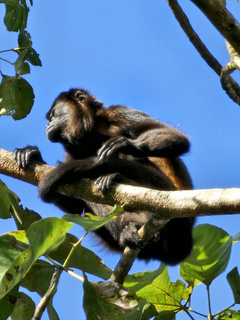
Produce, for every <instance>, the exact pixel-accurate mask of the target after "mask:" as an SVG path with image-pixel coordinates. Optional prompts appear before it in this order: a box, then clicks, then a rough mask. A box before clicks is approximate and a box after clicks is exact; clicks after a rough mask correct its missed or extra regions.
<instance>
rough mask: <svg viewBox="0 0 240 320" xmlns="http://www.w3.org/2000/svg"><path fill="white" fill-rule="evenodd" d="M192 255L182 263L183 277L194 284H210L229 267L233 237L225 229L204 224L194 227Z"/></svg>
mask: <svg viewBox="0 0 240 320" xmlns="http://www.w3.org/2000/svg"><path fill="white" fill-rule="evenodd" d="M193 237H194V246H193V250H192V253H191V255H190V256H189V257H188V258H187V259H186V260H185V261H184V262H182V263H181V264H180V274H181V277H182V278H183V279H184V280H186V281H187V282H188V283H190V284H191V285H192V286H195V285H197V284H199V283H200V282H203V283H205V284H206V285H210V284H211V282H212V281H213V280H214V279H215V278H216V277H217V276H219V275H220V274H221V273H222V272H223V271H224V270H225V269H226V267H227V264H228V261H229V257H230V254H231V248H232V237H231V236H230V235H229V234H228V233H227V232H225V231H224V230H223V229H221V228H218V227H215V226H212V225H209V224H202V225H198V226H197V227H196V228H194V231H193Z"/></svg>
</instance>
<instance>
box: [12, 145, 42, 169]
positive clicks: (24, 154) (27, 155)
mask: <svg viewBox="0 0 240 320" xmlns="http://www.w3.org/2000/svg"><path fill="white" fill-rule="evenodd" d="M14 159H15V160H16V161H17V164H18V166H19V168H21V169H24V170H25V169H27V167H28V166H29V165H30V163H31V162H32V161H33V160H37V161H43V160H42V156H41V153H40V151H39V149H38V148H37V147H35V146H34V147H33V146H27V147H25V148H22V149H15V150H14Z"/></svg>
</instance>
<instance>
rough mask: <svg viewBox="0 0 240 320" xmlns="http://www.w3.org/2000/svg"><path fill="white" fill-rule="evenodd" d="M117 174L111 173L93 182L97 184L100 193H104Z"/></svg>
mask: <svg viewBox="0 0 240 320" xmlns="http://www.w3.org/2000/svg"><path fill="white" fill-rule="evenodd" d="M117 176H118V173H111V174H107V175H104V176H100V177H99V178H97V179H96V180H95V183H96V184H97V185H98V190H100V191H101V192H102V194H105V193H106V192H107V191H108V190H109V189H110V188H111V186H112V184H113V183H114V182H115V181H116V177H117Z"/></svg>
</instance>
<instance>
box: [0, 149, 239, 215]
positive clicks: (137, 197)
mask: <svg viewBox="0 0 240 320" xmlns="http://www.w3.org/2000/svg"><path fill="white" fill-rule="evenodd" d="M53 169H54V167H51V166H48V165H46V164H39V163H35V164H33V165H31V166H30V168H29V169H28V170H22V169H19V168H18V165H17V163H16V161H15V160H14V158H13V153H11V152H8V151H5V150H2V149H0V173H2V174H5V175H8V176H11V177H14V178H16V179H20V180H23V181H25V182H28V183H31V184H33V185H37V184H38V182H39V181H40V180H41V179H42V178H43V177H44V175H45V174H47V173H48V172H49V171H50V170H53ZM58 191H59V192H60V193H63V194H66V195H69V196H72V197H75V198H82V199H86V200H88V201H93V202H99V203H106V204H110V205H114V204H115V203H118V204H119V205H121V206H122V207H123V209H124V210H126V211H148V212H152V213H154V214H156V216H158V217H160V218H161V219H166V220H167V219H172V218H177V217H193V216H205V215H216V214H233V213H239V212H240V188H233V189H211V190H184V191H159V190H153V189H147V188H143V187H135V186H130V185H121V184H118V185H115V186H114V187H113V188H112V190H111V192H108V194H107V195H105V196H104V195H103V194H102V193H101V192H100V191H99V190H98V189H97V186H96V185H95V184H94V182H93V181H90V180H88V179H83V180H81V181H79V182H76V183H74V184H72V185H64V186H62V187H60V188H59V190H58Z"/></svg>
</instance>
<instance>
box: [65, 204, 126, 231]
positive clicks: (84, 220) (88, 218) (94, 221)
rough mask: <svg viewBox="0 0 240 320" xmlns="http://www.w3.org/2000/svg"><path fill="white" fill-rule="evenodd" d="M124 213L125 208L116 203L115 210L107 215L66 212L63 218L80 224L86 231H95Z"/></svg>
mask: <svg viewBox="0 0 240 320" xmlns="http://www.w3.org/2000/svg"><path fill="white" fill-rule="evenodd" d="M122 213H123V209H122V208H121V207H120V206H119V205H115V206H114V208H113V210H112V211H111V213H110V214H109V215H107V216H106V217H99V216H94V215H93V214H90V213H86V214H85V217H81V216H80V215H77V214H65V215H64V216H63V219H64V220H66V221H71V222H73V223H76V224H79V225H80V226H82V227H83V228H84V229H85V230H86V231H94V230H97V229H99V228H100V227H102V226H104V225H105V224H107V223H109V222H111V221H113V220H115V219H117V218H118V217H119V216H120V215H121V214H122Z"/></svg>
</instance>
